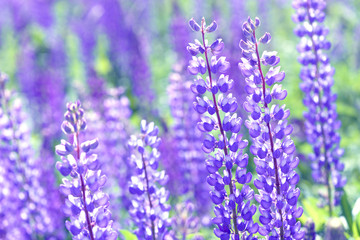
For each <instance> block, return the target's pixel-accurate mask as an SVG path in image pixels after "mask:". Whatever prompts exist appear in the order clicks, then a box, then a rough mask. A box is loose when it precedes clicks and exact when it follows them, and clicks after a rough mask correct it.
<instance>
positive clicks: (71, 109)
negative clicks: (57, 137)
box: [56, 102, 117, 240]
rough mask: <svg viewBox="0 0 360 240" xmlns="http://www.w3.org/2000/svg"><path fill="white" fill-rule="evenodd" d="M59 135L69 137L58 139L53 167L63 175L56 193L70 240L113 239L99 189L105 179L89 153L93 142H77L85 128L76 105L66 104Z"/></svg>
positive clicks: (95, 142)
mask: <svg viewBox="0 0 360 240" xmlns="http://www.w3.org/2000/svg"><path fill="white" fill-rule="evenodd" d="M61 128H62V130H63V132H64V133H65V134H67V135H69V136H70V137H72V139H71V140H72V143H70V142H68V141H66V140H64V139H63V140H61V144H59V145H57V146H56V153H57V154H58V155H59V156H61V161H59V162H57V163H56V168H57V169H58V170H59V172H60V173H61V174H62V175H63V176H64V177H67V176H69V178H63V184H62V185H61V186H60V191H61V192H62V193H63V194H64V195H65V196H67V199H66V201H65V208H64V212H65V213H66V214H68V215H69V216H70V221H66V228H67V229H68V230H69V231H70V232H71V234H72V235H73V239H79V240H80V239H84V238H86V239H90V240H96V239H109V240H115V239H116V238H117V233H116V232H115V231H114V230H113V229H112V224H113V221H112V220H111V212H110V211H109V210H108V206H109V197H108V195H107V194H104V193H103V192H102V190H101V188H102V187H103V186H104V185H105V183H106V179H107V178H106V176H105V175H103V174H102V173H101V170H100V166H101V162H100V160H99V159H98V156H97V155H96V154H91V153H90V151H91V150H94V149H96V148H97V146H98V145H99V142H98V140H97V139H94V140H90V141H84V142H82V143H81V141H80V131H83V130H85V129H86V121H85V119H84V110H83V109H82V108H81V104H80V102H76V103H68V104H67V111H66V113H65V121H64V122H63V124H62V126H61Z"/></svg>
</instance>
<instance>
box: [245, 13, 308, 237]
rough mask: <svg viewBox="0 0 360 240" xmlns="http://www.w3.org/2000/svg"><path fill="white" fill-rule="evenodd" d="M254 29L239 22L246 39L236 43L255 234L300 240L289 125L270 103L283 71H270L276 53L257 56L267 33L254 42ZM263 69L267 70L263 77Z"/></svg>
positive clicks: (281, 93) (279, 95)
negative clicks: (256, 216)
mask: <svg viewBox="0 0 360 240" xmlns="http://www.w3.org/2000/svg"><path fill="white" fill-rule="evenodd" d="M259 25H260V20H259V19H258V18H256V19H255V21H253V20H251V19H250V18H248V20H247V21H245V22H244V24H243V27H242V29H243V33H244V36H245V37H246V38H247V41H243V40H241V41H240V48H241V50H242V58H241V60H240V63H239V67H240V70H241V73H242V74H243V76H244V77H245V81H246V88H245V90H246V92H247V94H248V97H247V99H246V101H245V102H244V109H245V110H246V111H247V112H249V113H250V116H249V119H248V120H247V121H246V122H245V125H246V127H247V128H248V129H249V134H250V137H251V138H252V141H253V144H252V145H251V147H250V151H251V153H252V154H253V155H254V156H255V158H254V162H255V165H256V172H257V174H258V178H257V179H256V180H255V181H254V185H255V186H256V188H257V189H258V190H259V195H256V196H255V199H256V200H257V201H258V202H259V204H260V206H259V211H260V218H259V220H260V223H261V224H262V226H260V228H259V233H260V234H261V235H263V236H267V238H268V239H302V238H303V236H304V232H303V231H300V228H301V224H300V222H299V221H298V222H297V221H296V218H299V217H300V216H301V215H302V213H303V209H302V208H301V207H297V201H298V197H299V195H300V190H299V188H296V184H297V183H298V182H299V179H300V177H299V175H298V174H297V173H296V172H295V168H296V167H297V165H298V163H299V159H298V158H297V157H295V156H294V152H295V145H294V142H293V141H292V140H291V138H290V134H291V132H292V130H293V127H292V126H291V125H288V124H287V120H286V119H287V118H288V117H289V115H290V111H289V109H286V108H285V105H282V106H280V105H278V104H275V103H274V102H273V101H274V100H278V101H280V100H284V99H285V98H286V96H287V91H286V90H284V89H282V86H281V85H280V84H278V83H280V82H282V81H283V80H284V78H285V73H284V72H283V71H280V67H279V66H278V67H276V66H277V65H278V63H279V62H280V58H279V57H278V56H276V54H277V53H276V52H268V51H264V52H263V53H262V56H261V57H260V52H259V44H260V43H263V44H268V43H269V42H270V40H271V35H270V34H269V33H265V34H264V35H263V36H262V37H261V38H260V39H257V38H256V34H255V33H256V29H257V28H258V27H259ZM263 67H270V69H269V70H268V72H267V73H265V72H264V70H263ZM273 84H275V85H274V86H272V85H273Z"/></svg>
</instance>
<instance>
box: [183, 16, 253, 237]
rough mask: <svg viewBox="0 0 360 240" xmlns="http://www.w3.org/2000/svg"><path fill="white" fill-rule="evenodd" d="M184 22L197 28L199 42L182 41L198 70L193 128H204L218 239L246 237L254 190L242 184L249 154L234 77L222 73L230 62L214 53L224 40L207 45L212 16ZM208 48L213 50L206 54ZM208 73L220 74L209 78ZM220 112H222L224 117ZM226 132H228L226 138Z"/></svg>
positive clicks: (193, 69)
mask: <svg viewBox="0 0 360 240" xmlns="http://www.w3.org/2000/svg"><path fill="white" fill-rule="evenodd" d="M189 25H190V27H191V28H192V30H194V31H196V32H199V31H200V32H201V34H202V41H201V42H200V41H198V40H195V43H190V44H189V46H188V47H187V50H188V51H189V53H190V54H191V55H192V56H193V57H192V60H190V62H189V66H188V71H189V73H190V74H192V75H197V77H196V78H195V80H194V83H193V84H192V86H191V90H192V91H193V93H194V94H196V95H197V97H196V101H195V102H194V109H195V110H196V111H197V112H198V113H199V114H203V117H202V118H201V121H200V122H199V123H198V129H199V130H200V131H201V132H204V133H205V138H204V140H203V146H202V149H203V151H204V152H205V153H208V157H207V159H206V168H207V171H208V172H209V176H208V177H207V182H208V183H209V185H210V186H212V187H213V191H211V192H210V196H211V200H212V202H213V203H214V204H215V205H216V206H215V209H214V212H215V217H214V218H213V219H212V223H214V224H216V225H217V227H218V228H216V229H215V230H214V233H215V235H216V236H217V237H218V238H220V239H222V240H225V239H230V238H231V239H236V240H238V239H240V237H241V238H242V239H245V238H248V239H251V238H252V236H253V234H255V233H256V232H257V231H258V228H259V226H258V224H257V223H254V222H253V220H252V217H253V215H254V214H255V212H256V207H255V206H254V205H251V203H250V201H251V200H252V199H253V198H254V192H253V190H252V189H251V188H250V187H249V186H248V185H247V184H248V183H249V182H250V181H251V178H252V175H251V173H250V172H247V170H246V167H247V164H248V155H247V154H243V149H244V148H245V147H246V146H247V145H248V142H247V141H246V140H242V135H241V134H238V133H239V131H240V128H241V124H242V119H241V118H240V117H237V114H236V113H234V112H235V111H236V110H237V107H238V104H237V101H236V99H235V98H234V97H233V96H232V94H228V92H229V90H230V89H231V87H232V85H233V81H232V80H231V79H229V77H228V76H227V75H224V73H226V71H227V70H228V69H229V67H230V65H229V62H227V61H226V59H225V57H218V55H219V54H220V53H221V51H222V50H223V47H224V43H223V41H222V40H221V39H217V40H216V41H215V42H213V43H212V44H211V45H209V44H208V42H207V40H205V34H206V33H210V32H213V31H215V30H216V28H217V23H216V22H215V21H214V22H212V23H211V24H210V25H209V26H206V24H205V19H202V21H201V25H199V24H198V23H196V22H195V20H194V19H191V20H190V22H189ZM198 54H203V55H205V59H204V58H203V57H202V56H197V55H198ZM210 54H212V55H213V56H212V57H211V59H210V56H209V55H210ZM205 73H208V76H207V77H206V78H205V79H204V78H203V77H202V75H204V74H205ZM213 74H221V75H220V76H219V77H217V78H214V77H213ZM205 94H209V95H210V96H211V97H210V99H209V98H208V97H207V96H205ZM221 112H222V113H224V115H225V116H224V117H223V119H221ZM206 113H208V114H206ZM205 114H206V115H205ZM215 131H219V132H220V134H219V135H218V136H216V135H215ZM228 135H231V137H230V138H228ZM233 169H236V170H235V174H233V172H232V170H233ZM238 184H240V185H238ZM237 185H238V186H237ZM239 186H242V188H241V189H240V188H239Z"/></svg>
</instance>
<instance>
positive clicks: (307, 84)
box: [293, 0, 346, 216]
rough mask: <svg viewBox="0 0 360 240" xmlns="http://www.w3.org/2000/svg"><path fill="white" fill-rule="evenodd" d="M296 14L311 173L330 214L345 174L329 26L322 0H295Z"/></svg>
mask: <svg viewBox="0 0 360 240" xmlns="http://www.w3.org/2000/svg"><path fill="white" fill-rule="evenodd" d="M293 7H294V8H295V9H296V14H295V15H294V17H293V19H294V21H295V22H296V23H297V24H298V26H297V27H296V29H295V34H296V35H297V36H298V37H299V38H301V41H300V43H299V45H298V47H297V49H298V51H299V53H300V56H299V62H300V63H301V64H302V65H303V66H302V69H301V72H300V78H301V80H302V83H301V85H300V88H301V90H302V91H303V92H304V100H303V103H304V105H305V106H306V107H307V109H308V111H307V112H305V113H304V118H305V131H306V135H307V140H308V142H309V143H310V144H311V145H312V146H313V153H311V154H310V155H309V158H310V160H311V162H312V163H311V169H312V177H313V179H314V181H315V182H316V183H318V184H321V185H324V186H325V187H326V189H327V196H326V198H325V199H326V200H325V203H326V204H327V205H328V206H329V215H330V216H332V213H333V207H334V206H337V205H339V204H340V199H341V196H342V189H343V187H344V186H345V184H346V177H345V176H342V175H341V172H342V171H343V170H344V164H343V163H342V162H340V158H341V156H342V155H343V154H344V150H343V149H341V148H340V139H341V138H340V135H339V133H338V130H339V128H340V126H341V122H340V121H339V120H338V118H337V112H336V104H335V101H336V98H337V96H336V94H334V93H333V92H332V89H331V88H332V86H333V85H334V79H333V75H334V72H335V71H334V68H333V67H331V65H330V59H329V57H328V56H327V55H326V54H325V53H324V51H326V50H328V49H329V48H330V47H331V43H330V42H329V41H328V40H327V39H326V35H327V34H328V32H329V30H328V29H327V28H326V27H325V26H324V24H323V21H324V19H325V12H324V10H325V7H326V3H325V1H323V0H295V1H294V2H293Z"/></svg>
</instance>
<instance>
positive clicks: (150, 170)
mask: <svg viewBox="0 0 360 240" xmlns="http://www.w3.org/2000/svg"><path fill="white" fill-rule="evenodd" d="M158 132H159V129H158V128H157V127H156V126H155V124H154V123H153V122H151V123H149V124H147V123H146V121H145V120H142V121H141V133H140V135H139V136H135V135H132V136H131V138H130V140H129V144H128V145H129V148H130V150H131V153H132V155H131V159H130V160H131V163H132V167H133V176H132V177H131V181H130V184H129V191H130V193H131V194H132V196H133V199H132V202H131V203H132V206H131V207H130V215H131V217H132V220H133V221H134V223H135V225H136V227H137V229H136V231H135V234H136V236H137V237H138V238H139V239H145V240H155V239H156V240H160V239H163V238H164V236H165V235H166V234H167V233H168V227H169V224H170V219H169V210H170V206H169V205H168V204H166V201H167V200H168V198H169V194H168V191H167V190H166V189H165V188H164V187H160V188H159V186H163V185H165V183H166V181H167V176H166V174H165V171H157V169H158V167H159V157H160V152H159V151H158V149H157V148H158V146H159V143H160V139H159V138H158V136H157V135H158Z"/></svg>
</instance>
